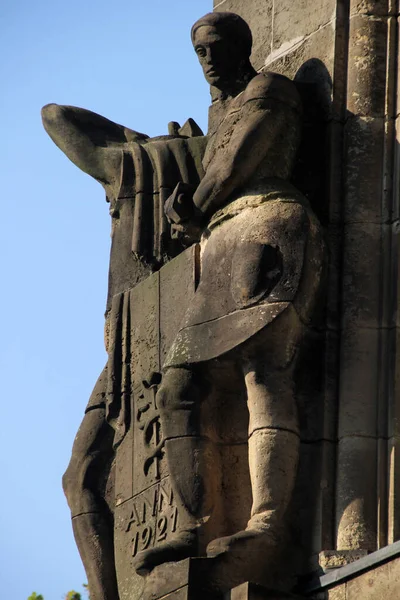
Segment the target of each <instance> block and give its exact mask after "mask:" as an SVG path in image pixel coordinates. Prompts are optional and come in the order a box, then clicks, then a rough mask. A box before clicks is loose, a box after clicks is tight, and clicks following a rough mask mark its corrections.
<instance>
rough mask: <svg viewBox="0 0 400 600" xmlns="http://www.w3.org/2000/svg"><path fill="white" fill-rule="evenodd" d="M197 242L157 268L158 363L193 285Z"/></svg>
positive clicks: (173, 335) (189, 299)
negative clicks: (158, 291) (158, 284)
mask: <svg viewBox="0 0 400 600" xmlns="http://www.w3.org/2000/svg"><path fill="white" fill-rule="evenodd" d="M199 250H200V248H199V246H198V245H197V244H195V245H194V246H192V247H191V248H188V249H187V250H186V251H185V252H182V254H180V255H179V256H177V257H176V258H175V259H174V260H172V261H170V262H169V263H167V264H166V265H165V266H164V267H163V268H162V269H161V271H160V355H161V365H162V363H163V362H164V359H165V358H166V355H167V353H168V350H169V349H170V347H171V345H172V342H173V341H174V338H175V336H176V334H177V332H178V329H179V326H180V324H181V322H182V319H183V318H184V316H185V313H186V309H187V307H188V306H189V305H190V303H191V301H192V299H193V297H194V293H195V289H196V272H197V270H198V261H199V257H198V254H199Z"/></svg>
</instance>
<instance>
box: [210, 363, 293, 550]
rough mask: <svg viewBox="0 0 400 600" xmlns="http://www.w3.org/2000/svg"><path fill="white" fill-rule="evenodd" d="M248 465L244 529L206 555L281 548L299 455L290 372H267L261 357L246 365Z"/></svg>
mask: <svg viewBox="0 0 400 600" xmlns="http://www.w3.org/2000/svg"><path fill="white" fill-rule="evenodd" d="M244 375H245V382H246V389H247V402H248V408H249V417H250V419H249V469H250V479H251V488H252V494H253V505H252V510H251V517H250V520H249V522H248V524H247V527H246V530H245V531H241V532H238V533H237V534H235V535H232V536H228V537H224V538H219V539H217V540H214V541H212V542H211V543H210V544H209V545H208V547H207V555H208V556H210V557H215V556H218V555H222V554H224V553H229V554H232V555H233V556H235V555H236V556H237V557H238V558H239V557H240V556H243V555H244V554H248V553H259V552H260V551H261V552H263V553H264V554H265V553H266V552H268V549H269V550H273V549H274V548H276V547H277V545H278V543H279V539H280V537H281V534H282V531H283V527H282V526H283V521H284V515H285V512H286V509H287V506H288V504H289V501H290V499H291V496H292V492H293V488H294V483H295V478H296V473H297V463H298V455H299V434H298V424H297V410H296V402H295V398H294V394H293V390H292V381H293V380H292V370H291V369H290V368H289V369H288V370H286V371H279V370H276V369H275V370H274V372H273V374H271V375H270V374H268V372H267V368H266V367H265V366H264V365H263V364H262V359H260V360H258V361H257V360H256V361H252V362H251V363H250V364H247V365H246V368H245V371H244Z"/></svg>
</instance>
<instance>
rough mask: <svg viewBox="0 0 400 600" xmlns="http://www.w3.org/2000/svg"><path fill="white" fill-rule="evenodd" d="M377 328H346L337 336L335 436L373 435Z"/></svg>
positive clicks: (377, 355) (375, 423)
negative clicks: (338, 373) (338, 374)
mask: <svg viewBox="0 0 400 600" xmlns="http://www.w3.org/2000/svg"><path fill="white" fill-rule="evenodd" d="M378 359H379V330H378V329H369V328H363V329H361V328H360V327H357V328H356V327H347V328H346V329H344V330H343V331H342V336H341V360H342V370H341V378H340V386H339V394H340V407H339V428H338V430H339V436H340V437H343V436H347V435H365V436H376V434H377V422H376V411H377V401H378V374H379V362H378Z"/></svg>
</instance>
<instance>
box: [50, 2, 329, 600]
mask: <svg viewBox="0 0 400 600" xmlns="http://www.w3.org/2000/svg"><path fill="white" fill-rule="evenodd" d="M192 41H193V45H194V49H195V51H196V53H197V55H198V57H199V60H200V64H201V66H202V68H203V71H204V75H205V78H206V80H207V82H208V83H209V84H210V85H211V86H214V87H215V88H217V89H218V90H220V92H221V94H222V95H223V98H224V100H225V104H226V109H225V115H224V117H223V119H222V120H221V122H220V124H219V126H218V128H217V129H216V132H215V133H214V134H213V135H211V136H210V137H209V138H205V137H204V136H201V135H199V134H200V133H201V132H200V131H199V130H198V128H197V127H196V126H195V124H194V123H193V122H189V123H188V124H186V125H185V126H184V128H182V129H180V128H179V126H178V125H177V124H172V125H171V126H170V136H164V137H163V138H156V139H153V140H151V139H149V138H148V137H147V136H144V135H143V134H140V133H137V132H134V131H132V130H128V129H126V128H123V127H122V126H119V125H116V124H114V123H111V122H110V121H108V120H106V119H104V118H103V117H100V116H98V115H94V114H93V113H89V112H88V111H83V110H82V109H75V108H71V107H58V106H55V105H48V106H47V107H45V108H44V109H43V119H44V124H45V127H46V130H47V131H48V133H49V134H50V136H51V137H52V139H53V140H54V141H55V143H56V144H57V145H58V146H59V147H60V148H61V149H62V150H63V151H64V152H65V153H66V154H67V155H68V156H69V157H70V158H71V159H72V160H73V161H74V162H75V163H76V164H77V165H78V166H79V167H80V168H82V169H83V170H84V171H86V172H88V173H89V174H90V175H92V176H93V177H95V178H96V179H97V180H99V181H100V182H101V183H102V184H103V185H104V187H105V189H106V193H107V196H108V198H109V200H110V202H111V211H112V216H113V217H114V219H119V221H115V222H114V225H113V232H114V233H113V235H114V236H115V237H114V240H119V241H117V242H116V243H114V240H113V246H112V253H111V261H110V289H109V306H108V307H109V313H108V314H109V316H108V321H107V322H108V325H107V327H108V331H109V343H108V353H109V360H108V364H107V367H106V369H105V370H104V372H103V374H102V375H101V376H100V378H99V381H98V383H97V384H96V387H95V390H94V392H93V395H92V398H91V400H90V402H89V407H88V411H87V413H86V416H85V419H84V421H83V424H82V427H81V429H80V432H79V434H78V436H77V439H76V442H75V446H74V451H73V457H72V460H71V465H70V467H69V469H68V471H67V474H66V475H65V480H64V485H65V491H66V494H67V497H68V500H69V504H70V507H71V510H72V515H73V523H74V531H75V537H76V540H77V544H78V546H79V549H80V552H81V556H82V559H83V562H84V564H85V568H86V570H87V573H88V579H89V587H90V589H91V597H93V598H94V600H109V599H111V598H113V599H114V600H115V598H117V597H118V592H117V588H118V587H119V593H120V596H121V598H122V597H123V598H128V597H129V598H131V597H135V598H139V597H141V594H142V591H141V589H142V588H141V589H140V590H139V588H140V586H141V582H140V581H139V580H140V578H139V580H138V579H137V578H136V580H135V581H136V583H135V586H136V587H135V586H133V587H135V589H136V592H135V593H134V594H133V593H132V589H131V588H130V587H129V586H130V583H129V581H133V580H134V577H135V576H134V569H135V570H136V571H137V573H138V574H140V575H141V576H147V575H148V574H149V573H151V574H152V575H153V573H156V572H157V568H159V565H162V564H163V563H167V562H171V561H174V562H176V561H181V560H183V559H186V558H193V557H198V556H206V557H207V560H206V562H207V565H208V566H207V568H209V573H211V575H210V579H213V581H212V583H211V584H210V589H213V590H214V591H215V590H216V591H218V592H221V591H225V590H227V589H230V588H232V587H234V586H235V585H238V584H240V583H242V582H244V581H252V582H253V583H261V584H269V585H271V584H272V583H273V582H271V573H273V568H272V565H274V564H275V563H276V562H277V557H278V555H279V550H280V547H281V546H282V543H283V540H284V539H285V513H286V509H287V507H288V504H289V502H290V499H291V496H292V492H293V489H294V485H295V478H296V472H297V463H298V457H299V424H298V415H297V406H296V397H295V387H296V364H297V360H298V357H299V356H300V355H301V352H302V349H303V347H304V344H305V342H306V340H307V336H308V335H309V334H310V332H312V330H313V328H314V327H315V326H316V324H317V312H318V311H317V310H316V309H317V304H318V302H319V301H320V296H321V291H322V288H323V279H324V263H325V248H324V242H323V236H322V232H321V228H320V226H319V223H318V221H317V219H316V217H315V216H314V214H313V212H312V211H311V209H310V207H309V205H308V202H307V200H306V199H305V198H304V197H303V196H302V194H301V193H300V192H299V191H297V190H296V189H295V188H294V187H293V186H292V185H291V184H290V183H289V179H290V175H291V171H292V168H293V165H294V162H295V158H296V152H297V149H298V145H299V141H300V132H301V122H302V107H301V101H300V97H299V95H298V92H297V90H296V87H295V85H294V84H293V83H292V82H291V81H290V80H289V79H287V78H286V77H283V76H281V75H277V74H274V73H263V74H257V72H256V71H255V70H254V69H253V67H252V66H251V63H250V60H249V57H250V53H251V45H252V37H251V32H250V30H249V28H248V26H247V24H246V22H245V21H243V20H242V19H241V18H240V17H239V16H237V15H235V14H233V13H224V12H221V13H210V14H208V15H206V16H205V17H203V18H202V19H200V20H199V21H197V22H196V23H195V25H194V26H193V28H192ZM146 170H147V171H146ZM150 179H151V182H152V185H153V188H152V189H151V190H149V189H147V186H148V185H149V183H148V182H149V181H150ZM154 181H156V183H154ZM150 187H151V186H150ZM132 189H134V192H132ZM151 198H152V199H151ZM127 199H130V201H129V202H126V200H127ZM150 207H151V209H150V210H149V208H150ZM123 211H125V213H124V214H123ZM164 213H165V216H166V218H167V219H168V223H169V224H170V227H171V229H170V232H169V231H168V225H167V221H166V220H165V216H164ZM128 217H129V218H128ZM124 218H125V221H128V222H129V226H128V228H127V229H126V233H124V234H121V230H122V229H123V227H124V225H123V220H124ZM114 219H113V220H114ZM117 228H120V230H119V231H116V229H117ZM129 228H132V230H133V242H132V245H131V237H130V234H129V233H128V232H129V231H130V229H129ZM149 232H150V233H151V234H152V235H148V234H149ZM169 233H170V235H169ZM146 235H147V238H146V237H145V236H146ZM127 239H129V243H127V241H126V240H127ZM178 244H180V249H179V248H178ZM184 248H188V250H185V251H183V250H184ZM132 251H133V252H132ZM123 252H124V253H125V254H124V255H122V253H123ZM127 253H131V254H132V255H133V257H134V260H135V261H136V262H134V263H133V262H132V258H131V262H128V263H127V261H126V260H125V255H126V254H127ZM179 253H181V257H177V258H174V259H173V260H172V261H171V262H170V263H169V265H166V266H164V267H163V266H162V265H163V264H164V263H166V262H168V260H169V259H170V258H172V257H174V256H176V255H177V254H179ZM122 263H124V268H125V269H126V268H127V266H126V264H128V268H129V269H130V272H129V273H128V272H126V271H125V272H124V273H123V274H121V273H120V270H121V264H122ZM174 269H175V271H174ZM191 269H192V270H191ZM152 271H156V273H155V274H154V275H151V274H150V273H151V272H152ZM158 271H159V273H158ZM189 272H190V273H192V274H193V281H192V283H190V285H192V292H190V294H191V295H190V294H189V292H187V293H186V289H185V285H186V286H187V285H188V281H189V280H190V277H192V275H190V277H189V274H188V273H189ZM174 273H175V275H174ZM168 274H171V277H172V276H174V277H177V274H178V280H179V278H180V280H181V281H180V283H179V284H178V287H179V286H181V289H180V290H178V296H176V293H177V292H176V291H175V292H174V294H175V299H176V297H179V298H181V299H182V309H183V308H185V310H181V311H179V310H177V307H176V306H173V303H170V304H169V308H168V310H167V311H164V312H165V314H166V316H164V317H163V314H164V313H162V314H161V317H159V318H158V324H157V325H155V326H154V327H155V328H156V329H157V328H158V329H157V331H161V335H160V334H159V333H157V335H156V337H157V339H160V337H161V338H162V339H164V338H165V337H166V338H167V339H169V342H168V343H167V342H165V343H164V346H163V350H162V351H160V352H158V351H157V356H162V361H161V360H159V359H158V364H157V360H154V361H153V362H152V360H150V359H149V360H147V354H148V353H149V352H150V353H151V349H150V350H149V349H148V347H149V345H150V346H151V344H152V342H151V340H152V335H153V333H152V330H151V327H150V325H149V322H150V321H151V319H152V318H153V317H154V313H155V312H157V311H155V310H153V313H151V308H149V306H150V305H151V302H148V301H147V300H146V302H145V303H143V307H144V308H143V311H144V312H145V311H149V312H148V314H144V315H142V317H140V315H139V314H138V311H140V302H141V300H140V298H141V297H143V298H144V297H145V295H146V298H147V299H148V298H150V295H149V294H151V293H153V292H150V291H149V290H150V288H151V289H153V288H154V289H155V286H156V288H157V291H156V292H155V296H154V294H153V296H151V297H152V298H153V297H156V296H157V295H158V296H157V297H158V301H159V302H161V307H162V303H163V293H164V292H163V290H164V289H165V290H166V291H165V299H166V301H167V302H168V293H169V292H168V289H169V288H168V285H167V284H165V283H163V282H165V281H167V282H168ZM146 276H147V279H146ZM157 277H158V279H157ZM143 280H145V281H143ZM140 281H143V283H140ZM190 281H191V280H190ZM146 286H147V288H146ZM163 286H164V287H163ZM187 289H189V288H187ZM146 290H147V291H146ZM179 294H180V295H179ZM185 295H187V296H188V298H187V299H184V296H185ZM172 297H173V295H172V296H171V298H172ZM185 302H186V306H185V307H184V306H183V304H184V303H185ZM178 308H179V307H178ZM174 311H175V312H174ZM158 312H160V311H158ZM179 312H180V315H179V318H178V316H177V313H179ZM141 319H142V320H141ZM168 319H170V320H171V323H172V321H173V322H174V323H176V324H174V326H173V327H172V326H170V327H169V324H168ZM144 321H146V323H145V326H144V325H143V323H144ZM178 321H179V322H178ZM160 323H161V324H160ZM168 327H169V329H168ZM142 331H144V333H142ZM164 331H167V332H168V335H167V334H165V335H164V333H163V332H164ZM163 336H164V337H163ZM168 336H169V337H168ZM144 338H146V344H147V347H146V344H145V343H144ZM164 341H165V340H164ZM158 343H159V342H158ZM141 349H142V350H141ZM149 356H150V354H149ZM146 361H147V362H146ZM144 363H146V365H145V366H143V365H144ZM147 363H148V364H147ZM152 364H153V365H155V366H153V367H151V365H152ZM246 401H247V409H246ZM133 422H134V424H133V425H132V423H133ZM134 427H136V429H134ZM131 430H133V432H134V433H133V434H132V435H133V437H134V438H135V439H133V441H132V442H129V443H132V448H134V450H133V454H134V462H135V460H138V459H137V457H138V456H139V455H140V459H141V463H140V464H141V465H142V466H141V469H142V470H141V475H132V469H131V472H130V475H129V476H130V477H133V478H134V481H133V496H132V492H131V493H130V494H131V495H130V496H129V495H128V496H126V500H125V498H124V499H120V500H121V502H120V504H121V506H119V505H118V500H117V502H116V503H115V496H116V495H117V496H118V494H115V491H113V490H112V489H111V493H109V494H107V493H106V491H105V489H106V487H107V482H109V481H110V480H109V473H110V471H111V464H112V462H113V461H114V462H115V459H114V457H115V453H116V455H117V459H116V464H117V470H118V464H119V463H118V461H119V460H120V462H121V460H122V458H123V456H125V455H124V454H123V452H122V450H121V449H122V448H123V447H124V445H125V446H126V445H127V444H128V437H127V436H128V433H127V432H129V431H131ZM140 431H141V432H142V433H143V436H144V438H143V440H144V441H143V444H144V445H142V446H140V445H139V446H138V443H139V442H138V439H139V435H140V434H139V432H140ZM135 436H136V437H135ZM150 442H151V444H152V446H151V444H150ZM150 446H151V447H150ZM236 447H240V448H241V450H240V452H242V458H241V459H240V460H239V458H237V456H239V455H236V454H235V452H237V450H236V449H235V448H236ZM243 452H245V453H246V454H247V453H248V458H245V460H244V461H243ZM118 453H119V454H118ZM118 456H120V458H118ZM233 456H234V457H235V458H234V460H232V457H233ZM121 457H122V458H121ZM135 457H136V458H135ZM159 461H160V464H161V467H160V466H159ZM229 461H230V462H229ZM235 462H236V463H237V464H238V465H239V463H240V465H241V467H240V468H239V466H238V467H237V470H238V472H237V478H236V481H235V477H234V476H232V474H231V473H227V471H230V467H231V466H232V463H233V464H235ZM244 462H245V463H246V464H245V466H244ZM135 464H136V463H135ZM99 465H101V468H100V466H99ZM163 465H164V466H163ZM229 465H230V466H229ZM153 467H154V474H153V475H152V477H153V479H147V480H146V482H145V481H144V480H143V484H141V489H142V490H143V492H140V489H139V488H140V486H139V484H138V483H137V482H138V481H139V480H140V478H141V477H142V478H143V477H144V476H146V477H150V476H149V470H150V468H152V469H153ZM121 468H123V467H121ZM160 468H161V471H160ZM163 469H164V471H163ZM133 471H134V473H139V471H135V466H134V468H133ZM167 479H168V480H169V481H170V484H169V485H170V488H168V490H167V491H166V488H165V485H166V483H165V482H166V480H167ZM228 480H229V481H228ZM135 482H136V483H135ZM232 482H233V483H232ZM110 485H111V484H110V483H109V486H110ZM135 485H136V486H139V488H138V487H135ZM157 486H158V487H157ZM240 487H243V489H245V490H247V491H246V493H247V500H245V501H244V500H243V498H242V500H240V493H241V492H240V490H239V488H240ZM135 489H136V490H137V491H136V492H135ZM146 489H148V490H150V491H151V490H154V503H153V504H152V503H151V502H149V501H148V498H147V497H146V496H145V495H143V494H144V492H145V491H146ZM135 494H136V495H135ZM131 496H132V497H131ZM227 496H229V498H230V507H228V503H227V502H226V499H227ZM136 498H141V502H142V504H143V510H142V512H141V514H139V511H138V509H137V503H136V504H135V501H136V500H135V499H136ZM235 498H236V501H235ZM249 498H250V499H251V510H250V502H249ZM232 499H233V500H232ZM163 502H164V504H167V505H168V506H169V507H170V508H168V511H169V512H162V510H163V509H162V508H161V506H162V503H163ZM107 503H108V506H107ZM233 505H234V506H233ZM128 506H129V511H128V512H126V510H127V509H126V507H128ZM146 510H151V511H152V515H153V517H154V518H155V521H154V525H152V526H150V525H149V521H148V518H147V516H146ZM165 510H166V509H165ZM123 511H125V513H124V512H123ZM114 512H115V515H116V519H117V521H118V523H123V525H121V527H122V529H121V532H122V531H124V532H125V533H124V535H129V536H131V538H130V539H131V542H129V544H131V546H129V545H127V543H126V542H125V541H124V542H121V535H122V533H121V534H120V533H117V534H116V537H115V539H116V549H115V552H116V558H114V545H113V541H112V539H113V534H112V528H113V525H112V523H113V521H112V514H113V513H114ZM122 514H124V516H123V517H121V515H122ZM178 515H179V516H178ZM170 523H172V525H171V527H170V528H169V524H170ZM135 527H136V529H134V528H135ZM116 528H117V529H118V525H116ZM155 530H156V532H155ZM133 531H136V533H135V534H134V535H133ZM132 535H133V537H132ZM128 547H129V548H131V550H130V554H131V556H130V562H129V565H128V566H126V567H121V569H119V566H118V564H119V561H120V558H118V557H119V556H123V555H124V553H126V552H128V551H127V548H128ZM121 560H123V559H121ZM115 563H117V568H115ZM213 569H214V571H213ZM119 571H120V572H119ZM122 573H123V574H122ZM212 573H214V575H213V574H212ZM152 575H150V576H149V577H148V578H147V579H148V581H149V582H150V583H149V585H153V586H154V585H156V584H154V581H153V582H152V581H151V576H152ZM117 580H118V585H117ZM142 587H143V586H142ZM138 590H139V591H138ZM153 591H154V590H153ZM152 597H156V596H154V593H153V596H152Z"/></svg>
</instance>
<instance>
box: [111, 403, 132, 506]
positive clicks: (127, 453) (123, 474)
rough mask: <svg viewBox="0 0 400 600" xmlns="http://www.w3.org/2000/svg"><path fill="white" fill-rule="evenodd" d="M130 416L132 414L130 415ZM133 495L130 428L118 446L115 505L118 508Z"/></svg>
mask: <svg viewBox="0 0 400 600" xmlns="http://www.w3.org/2000/svg"><path fill="white" fill-rule="evenodd" d="M131 414H132V413H131ZM132 494H133V428H132V427H130V428H129V429H128V431H127V432H126V434H125V437H124V439H123V440H122V442H121V444H120V445H119V446H118V450H117V459H116V467H115V505H116V506H119V505H120V504H122V503H123V502H125V501H126V500H129V499H130V498H132Z"/></svg>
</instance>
